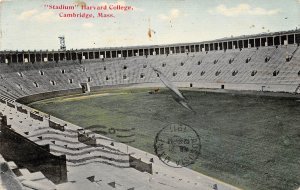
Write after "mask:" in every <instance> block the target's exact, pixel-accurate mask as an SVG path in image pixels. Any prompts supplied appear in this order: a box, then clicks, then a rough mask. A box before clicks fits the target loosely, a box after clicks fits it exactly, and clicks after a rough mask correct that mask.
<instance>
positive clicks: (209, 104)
mask: <svg viewBox="0 0 300 190" xmlns="http://www.w3.org/2000/svg"><path fill="white" fill-rule="evenodd" d="M184 95H185V96H186V97H187V99H188V100H189V102H190V105H191V106H192V107H193V108H194V110H195V111H196V112H197V113H196V114H193V113H191V112H189V111H188V110H186V109H184V108H182V107H181V106H180V105H179V104H177V103H176V102H175V101H174V100H173V99H172V97H171V95H170V93H169V91H167V90H163V91H161V92H160V93H158V94H149V93H148V90H147V89H134V90H103V93H101V94H92V95H90V96H82V95H81V96H72V97H59V98H55V99H49V100H44V101H39V102H35V103H32V104H30V106H31V107H33V108H36V109H38V110H41V111H43V112H46V113H49V114H51V115H54V116H56V117H58V118H61V119H63V120H66V121H69V122H72V123H74V124H77V125H79V126H82V127H89V128H91V129H93V130H97V132H98V133H100V134H104V135H106V136H108V137H111V138H114V139H115V140H117V141H121V142H125V143H128V144H129V145H131V146H134V147H137V148H140V149H142V150H145V151H148V152H151V153H154V148H153V143H154V138H155V135H156V134H157V133H158V131H159V130H160V129H161V128H163V127H164V126H166V125H168V123H178V122H182V123H185V124H188V125H189V126H191V127H192V128H194V129H195V130H196V131H197V132H198V134H199V136H200V138H201V143H202V150H201V156H200V157H199V158H198V160H197V162H196V163H195V164H193V165H191V166H190V168H192V169H194V170H196V171H199V172H201V173H204V174H206V175H209V176H212V177H215V178H218V179H220V180H222V181H224V182H227V183H230V184H233V185H235V186H238V187H240V188H243V189H257V190H270V189H272V190H273V189H274V190H275V189H282V190H294V189H296V188H298V187H299V186H300V117H299V116H300V102H297V101H295V100H294V99H288V98H280V97H260V96H257V95H234V94H230V93H229V94H223V93H222V94H221V93H212V92H192V91H184ZM112 128H113V129H115V130H116V133H115V134H111V133H110V130H111V129H112Z"/></svg>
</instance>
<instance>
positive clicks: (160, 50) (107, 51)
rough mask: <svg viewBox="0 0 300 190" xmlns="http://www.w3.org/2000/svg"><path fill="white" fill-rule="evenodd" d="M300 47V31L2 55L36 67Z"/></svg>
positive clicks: (2, 59) (0, 53)
mask: <svg viewBox="0 0 300 190" xmlns="http://www.w3.org/2000/svg"><path fill="white" fill-rule="evenodd" d="M288 44H297V45H299V44H300V30H299V29H298V30H292V31H286V32H275V33H268V34H260V35H251V36H240V37H232V38H224V39H220V40H214V41H206V42H200V43H186V44H171V45H155V46H136V47H116V48H99V49H75V50H74V49H70V50H52V51H49V50H44V51H43V50H40V51H37V50H34V51H30V50H28V51H24V50H23V51H0V62H1V63H8V64H9V63H30V62H31V63H34V62H48V61H49V62H51V61H56V62H58V61H65V60H93V59H106V58H121V57H133V56H147V55H163V54H166V55H168V54H177V53H189V52H206V51H216V50H224V51H226V50H227V49H243V48H253V47H257V48H259V47H265V46H280V45H288Z"/></svg>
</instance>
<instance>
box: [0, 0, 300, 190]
mask: <svg viewBox="0 0 300 190" xmlns="http://www.w3.org/2000/svg"><path fill="white" fill-rule="evenodd" d="M4 1H5V0H4ZM4 1H1V0H0V9H1V8H2V7H1V6H4V7H5V6H6V9H1V11H2V10H3V13H9V14H8V15H10V16H11V15H13V14H14V13H11V12H9V11H11V10H12V9H8V8H11V7H10V6H12V5H19V6H20V7H23V6H25V7H26V6H29V5H30V6H33V4H30V3H29V5H21V4H10V3H16V2H13V1H12V2H9V1H8V2H5V3H4ZM59 3H61V2H59ZM297 3H298V2H297ZM208 4H209V3H208ZM274 4H275V3H274ZM59 5H60V6H61V8H59V7H58V12H57V15H56V16H57V17H55V18H51V19H52V20H51V19H50V20H49V18H50V17H49V18H48V17H47V18H46V19H45V18H44V17H43V15H45V12H42V11H40V10H38V9H32V10H29V11H25V13H26V14H23V13H24V12H22V13H20V14H19V11H20V10H19V9H18V7H17V6H15V10H14V12H15V13H16V15H17V16H18V17H16V18H17V21H16V22H13V21H12V23H19V24H20V26H16V24H15V25H14V26H13V27H11V26H6V28H5V27H3V28H5V29H3V30H2V29H1V27H0V29H1V30H0V32H1V33H0V34H1V37H3V44H4V45H3V47H15V46H10V45H11V44H13V42H15V41H17V45H16V46H17V47H19V46H20V47H24V46H25V47H27V46H29V47H33V45H36V44H38V46H39V47H40V46H42V44H46V45H47V46H48V45H49V47H50V46H51V43H49V42H50V41H53V39H51V37H53V36H54V35H56V33H55V34H53V35H52V34H51V33H52V32H53V31H57V30H58V28H56V27H57V26H59V25H60V24H61V25H68V24H67V23H66V22H64V21H62V20H59V19H62V18H60V15H61V14H63V15H68V14H71V13H70V12H66V11H64V10H63V9H65V8H63V7H70V6H72V7H78V6H89V5H87V4H86V3H85V2H83V1H75V3H74V2H73V3H72V4H70V5H67V4H59ZM104 5H105V4H103V5H102V4H101V5H98V4H97V6H104ZM138 5H139V4H138V3H136V2H135V3H133V4H128V2H127V3H124V2H123V3H122V2H121V3H120V2H119V3H116V4H107V5H106V6H109V7H110V6H111V7H117V8H118V7H119V8H120V9H121V8H122V7H131V10H128V11H126V13H120V14H122V15H121V17H122V18H120V15H118V14H119V13H115V12H105V14H106V13H108V14H111V15H114V17H115V18H116V19H119V20H117V21H114V22H111V25H112V26H116V27H120V28H115V29H112V30H110V28H109V27H108V28H107V30H108V31H110V32H111V31H115V34H112V36H113V37H114V38H116V39H118V36H117V35H118V34H119V35H121V33H124V35H125V36H126V37H127V36H130V35H132V33H133V34H136V36H135V38H136V39H138V38H139V35H138V32H135V33H134V32H132V31H131V29H128V31H129V32H128V31H127V32H128V33H126V30H125V29H124V31H121V32H120V33H118V31H117V30H121V28H122V27H121V26H122V23H121V21H120V20H122V19H126V18H130V19H131V21H132V24H133V25H135V27H134V30H137V31H138V28H139V25H137V24H136V21H135V20H134V19H133V18H137V17H138V16H136V15H139V14H145V13H144V12H143V11H142V9H141V8H140V9H138V8H139V7H138ZM162 5H163V3H162ZM35 6H39V4H38V5H35ZM43 6H44V7H47V5H43ZM53 6H55V3H54V5H53ZM92 6H96V5H91V7H92ZM154 6H156V5H154ZM193 6H194V8H195V9H199V7H197V5H196V4H195V5H193ZM297 6H298V4H297ZM7 7H8V8H7ZM161 7H164V6H161ZM161 7H157V10H160V8H161ZM167 7H168V6H167ZM220 7H221V9H218V7H217V8H216V10H217V11H218V10H219V11H220V10H221V11H226V10H227V9H225V8H226V6H224V5H222V6H219V8H220ZM224 7H225V8H224ZM237 7H239V6H237ZM241 7H242V8H243V11H245V12H247V9H245V4H243V5H241ZM143 8H144V9H146V8H147V10H150V9H151V6H150V7H149V5H147V6H146V5H145V6H144V7H143ZM246 8H247V6H246ZM248 8H249V7H248ZM250 8H251V7H250ZM252 8H253V9H252V12H251V13H250V15H254V14H258V15H259V16H262V14H264V15H270V16H274V15H275V14H276V13H277V12H276V10H275V9H274V10H273V11H271V12H270V11H269V12H268V11H267V10H265V9H262V8H259V7H258V8H256V9H255V7H252ZM74 9H75V10H73V9H72V12H73V11H74V13H72V14H76V15H77V16H78V15H79V16H80V15H81V16H82V15H83V16H84V15H85V16H86V15H90V16H89V17H91V18H92V17H93V15H97V14H96V13H94V12H80V11H78V9H77V8H74ZM8 10H9V11H8ZM26 10H27V9H26ZM135 10H138V11H141V13H138V12H134V14H135V16H134V17H133V16H132V15H130V14H132V13H131V12H130V11H135ZM211 10H214V9H211ZM211 10H210V11H211ZM293 10H294V9H291V10H289V11H290V12H293ZM47 11H49V10H48V9H47ZM50 11H56V10H52V8H51V10H50ZM189 11H190V13H191V14H192V9H191V8H190V9H189ZM198 11H200V9H199V10H197V11H196V13H197V14H198ZM210 11H208V12H207V13H209V12H210ZM228 11H229V13H225V14H224V15H225V16H226V14H227V16H229V17H230V16H232V14H241V15H242V16H245V15H244V14H245V13H240V12H238V13H237V12H236V11H237V10H236V8H235V7H233V8H231V9H230V8H229V9H228ZM263 11H266V12H264V13H263ZM119 12H122V11H119ZM46 13H47V14H46V15H48V14H50V15H52V14H53V13H54V12H46ZM55 13H56V12H55ZM155 13H156V12H155ZM126 14H128V15H130V16H128V15H126ZM152 14H153V15H154V13H153V12H151V15H152ZM179 14H180V11H179V10H177V11H173V12H172V11H171V13H170V15H171V16H170V19H171V20H168V19H165V18H167V15H160V16H159V17H158V18H161V20H163V22H165V20H167V25H168V27H170V28H173V27H174V28H176V22H177V23H178V22H179V21H176V19H177V18H178V17H180V16H178V15H179ZM199 14H200V13H199ZM298 14H299V12H298ZM3 15H4V16H6V14H0V16H3ZM16 15H15V16H16ZM10 16H6V17H5V19H6V20H5V19H1V18H0V21H2V23H5V21H7V19H9V18H10ZM30 16H31V17H30ZM81 16H80V17H81ZM210 16H211V17H213V16H214V15H210ZM11 17H12V16H11ZM295 17H297V16H295ZM91 18H89V19H91ZM181 18H184V19H186V18H187V17H186V16H184V14H182V15H181ZM276 18H277V17H276ZM26 19H27V20H26ZM41 19H45V20H41ZM73 19H80V18H79V17H78V18H73ZM86 19H87V18H86ZM86 19H84V20H86ZM190 19H191V20H192V18H190ZM211 19H212V20H214V18H211ZM222 19H223V18H222ZM286 19H287V17H286V18H285V20H286ZM290 19H293V18H290ZM97 20H99V19H97ZM144 20H145V19H144ZM144 20H142V22H145V21H144ZM146 20H147V19H146ZM236 20H238V19H236ZM3 21H4V22H3ZM147 21H148V20H147ZM147 21H146V25H147V27H148V30H147V31H146V32H144V33H143V34H141V35H145V33H146V34H147V36H146V37H147V40H149V39H150V41H151V40H153V43H157V41H155V38H156V36H158V35H163V34H159V32H161V31H164V28H163V27H164V26H165V25H163V27H161V28H159V26H158V24H156V21H154V24H153V26H152V25H151V23H150V19H149V23H147ZM269 21H270V20H269ZM39 22H42V24H43V27H45V29H44V28H42V27H41V28H40V29H39V30H40V31H34V32H33V34H34V35H37V34H39V32H40V33H41V36H40V37H38V36H37V38H36V39H34V40H32V39H27V38H28V37H24V39H23V36H22V35H24V36H30V35H31V34H30V35H29V33H30V30H31V29H32V28H31V27H30V26H36V25H38V24H39ZM56 22H57V23H56ZM69 22H70V23H71V24H70V25H68V27H70V28H68V29H67V30H65V31H62V32H66V38H67V39H68V38H73V42H74V41H76V40H77V38H78V36H76V35H75V33H70V31H71V30H74V28H77V27H78V26H81V27H82V28H81V30H84V29H87V28H88V29H90V32H91V31H92V32H91V33H87V34H88V35H86V36H92V35H93V34H94V33H93V30H97V29H93V27H95V25H94V23H93V22H92V21H91V22H89V23H84V22H86V21H84V22H83V24H82V23H81V22H82V21H81V20H76V22H74V21H70V20H69ZM72 22H74V23H76V24H74V23H72ZM77 22H78V23H80V24H78V23H77ZM97 22H99V21H97ZM105 22H110V21H109V20H105ZM184 22H186V23H191V21H189V19H186V20H185V21H184ZM197 22H198V20H197ZM199 22H200V23H201V21H200V20H199ZM220 22H223V20H222V21H220ZM220 22H217V23H219V24H220ZM251 22H252V21H251ZM257 22H259V21H257ZM270 22H271V21H270ZM2 23H0V26H4V25H2ZM45 23H47V24H49V26H46V25H47V24H45ZM125 23H126V25H128V21H126V22H125ZM157 23H158V21H157ZM237 23H238V21H237ZM278 23H279V21H278ZM23 24H24V25H26V24H28V26H29V27H26V30H24V31H23V30H22V31H21V32H19V33H18V32H16V33H14V34H13V35H11V34H10V33H9V31H11V30H13V29H14V27H16V28H22V29H24V28H25V27H24V25H23ZM30 24H33V25H30ZM72 24H74V26H71V25H72ZM102 24H103V23H102ZM148 24H149V26H148ZM247 24H248V23H247ZM169 25H170V26H169ZM182 25H183V24H182ZM279 25H280V24H279ZM84 27H86V28H84ZM99 27H100V28H101V29H102V28H104V26H102V25H100V24H99ZM147 27H146V28H147ZM152 27H156V28H158V29H157V31H159V32H155V31H154V30H153V29H152ZM247 27H249V26H248V25H247ZM253 27H255V26H254V25H251V26H250V28H253ZM280 27H282V26H280ZM52 28H53V30H52ZM219 28H222V27H221V26H219ZM237 28H238V27H237ZM263 28H264V30H265V27H263ZM282 28H284V29H286V28H291V27H282ZM98 29H99V28H98ZM188 29H189V28H188ZM208 29H209V27H208ZM222 29H223V28H222ZM44 30H47V32H44ZM172 30H173V29H172ZM177 30H178V31H180V29H178V28H177ZM224 30H226V28H224ZM130 31H131V32H132V33H131V32H130ZM237 31H238V30H237ZM240 31H243V30H240ZM2 32H3V33H2ZM59 32H61V31H59ZM76 32H78V33H80V31H76ZM105 32H106V31H102V33H101V35H102V34H103V36H105V35H107V34H105ZM173 32H174V35H175V34H176V30H175V29H174V31H173ZM190 32H191V33H184V35H180V37H182V38H183V39H184V40H185V39H188V38H187V36H188V35H186V34H191V36H192V33H193V32H195V33H196V34H198V31H197V30H196V29H195V31H190ZM205 32H206V31H204V33H205ZM208 32H211V33H214V31H209V30H208ZM17 33H18V34H17ZM23 33H24V34H23ZM199 33H201V32H199ZM217 33H219V34H223V33H222V31H217ZM2 34H3V36H2ZM72 34H73V35H74V36H72ZM201 34H203V33H201ZM10 35H11V36H10ZM172 35H173V34H172V33H167V36H168V38H169V36H170V39H171V38H172V37H171V36H172ZM177 35H178V34H177ZM12 36H13V37H12ZM18 36H22V41H18V40H19V38H17V37H18ZM199 36H200V35H199ZM215 36H220V35H215ZM4 37H7V38H4ZM105 37H108V36H105ZM194 37H195V36H194ZM15 38H16V39H15ZM80 38H81V37H80ZM82 38H83V39H89V38H88V37H85V38H84V37H82ZM95 38H96V37H95ZM97 38H98V37H97ZM157 38H158V39H159V37H157ZM43 39H46V40H45V41H43ZM55 39H57V36H55ZM214 39H215V40H202V41H201V40H200V41H198V40H194V41H195V42H188V43H183V42H181V40H180V39H179V38H176V40H172V41H173V42H174V43H164V42H165V41H163V42H160V41H159V43H158V44H160V45H153V44H147V43H145V45H140V44H141V43H137V42H136V41H133V42H132V43H130V44H136V45H125V46H123V45H120V46H113V45H111V46H109V47H101V46H100V47H99V48H98V47H94V48H85V47H84V48H77V49H76V48H66V41H65V37H64V36H59V40H60V41H59V42H60V44H59V45H60V48H59V49H57V50H54V49H53V50H50V49H51V48H49V49H44V50H8V49H7V48H2V49H1V44H0V172H1V178H0V189H13V190H15V189H16V190H19V189H20V190H23V189H26V190H31V189H38V190H40V189H43V190H44V189H49V190H50V189H58V190H67V189H78V190H80V189H95V190H96V189H105V190H106V189H107V190H110V189H111V190H113V189H122V190H145V189H146V190H147V189H157V190H161V189H163V190H169V189H170V190H173V189H184V190H196V189H200V190H237V189H245V190H252V189H254V190H269V189H274V190H297V189H299V188H300V148H299V147H300V129H299V123H300V117H299V113H300V106H299V103H300V50H299V49H300V48H299V46H300V30H299V29H298V28H296V29H293V30H289V29H286V30H276V31H275V32H270V31H268V32H257V33H253V32H252V33H251V32H246V33H243V32H240V33H239V35H235V36H233V35H231V37H223V38H218V37H215V38H214ZM39 40H40V41H39ZM80 40H81V39H79V38H78V41H76V43H78V44H79V46H81V45H82V44H83V43H82V41H80ZM54 41H55V40H54ZM100 41H101V40H100ZM187 41H188V40H187ZM0 42H1V41H0ZM26 42H27V43H26ZM80 42H81V43H80ZM177 42H178V43H177ZM179 42H180V43H179ZM1 43H2V42H1ZM88 43H90V42H88ZM103 43H104V42H103ZM151 43H152V41H151ZM93 44H94V46H97V45H98V44H96V43H95V42H93ZM108 44H113V43H111V42H110V41H109V40H108ZM13 45H15V44H13ZM56 45H57V44H56ZM73 46H74V45H73ZM82 46H84V45H82ZM71 47H72V46H71ZM23 49H24V48H23Z"/></svg>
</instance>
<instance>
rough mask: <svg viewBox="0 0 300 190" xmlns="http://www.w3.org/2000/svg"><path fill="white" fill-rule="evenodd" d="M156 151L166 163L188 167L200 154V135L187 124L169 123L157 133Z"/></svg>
mask: <svg viewBox="0 0 300 190" xmlns="http://www.w3.org/2000/svg"><path fill="white" fill-rule="evenodd" d="M154 151H155V154H156V155H157V156H158V158H159V159H160V160H161V161H162V162H163V163H165V164H166V165H168V166H171V167H176V168H180V167H186V166H188V165H191V164H193V163H194V162H195V161H196V160H197V158H198V157H199V156H200V153H201V141H200V136H199V134H198V133H197V132H196V131H195V130H194V129H193V128H192V127H190V126H188V125H186V124H182V123H180V124H174V123H173V124H169V125H167V126H165V127H164V128H162V129H161V130H160V131H159V132H158V133H157V135H156V137H155V140H154Z"/></svg>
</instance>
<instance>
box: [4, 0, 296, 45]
mask: <svg viewBox="0 0 300 190" xmlns="http://www.w3.org/2000/svg"><path fill="white" fill-rule="evenodd" d="M47 5H54V6H60V5H64V6H73V7H75V9H74V10H62V9H50V8H49V6H48V7H47ZM83 5H85V6H86V7H89V6H91V7H92V8H93V7H96V8H97V6H98V8H101V7H102V10H82V8H81V6H83ZM117 5H119V6H123V7H124V6H125V7H126V6H130V9H129V10H127V11H124V10H110V9H109V7H116V6H117ZM105 6H106V8H107V9H106V10H103V8H104V7H105ZM73 13H74V14H79V13H81V14H84V13H85V14H92V15H94V18H78V17H77V18H66V17H63V16H64V14H73ZM101 13H102V15H103V14H106V15H110V16H113V17H105V18H104V17H98V14H101ZM296 27H297V28H300V0H105V1H101V0H85V1H84V0H0V50H41V49H42V50H45V49H49V50H52V49H55V50H56V49H59V39H58V37H59V36H61V35H64V36H65V42H66V47H67V49H81V48H103V47H124V46H136V45H158V44H172V43H185V42H201V41H207V40H214V39H220V38H224V37H230V36H241V35H249V34H258V33H264V32H276V31H284V30H292V29H296Z"/></svg>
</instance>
